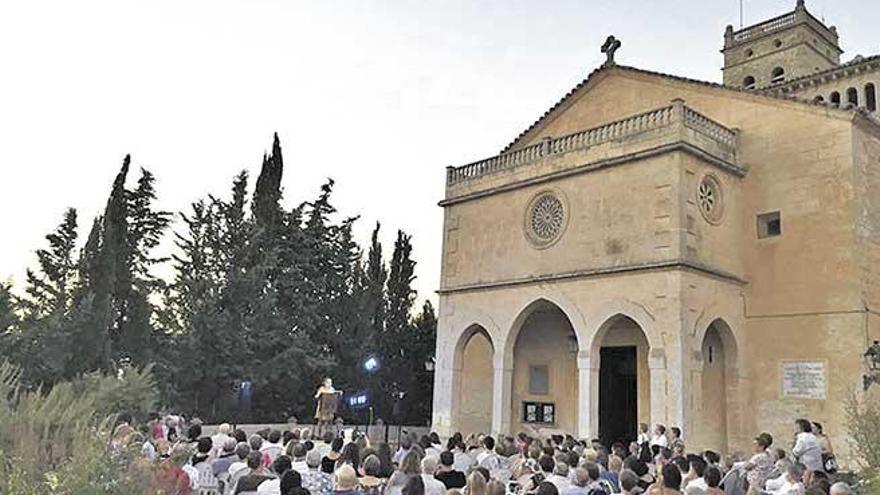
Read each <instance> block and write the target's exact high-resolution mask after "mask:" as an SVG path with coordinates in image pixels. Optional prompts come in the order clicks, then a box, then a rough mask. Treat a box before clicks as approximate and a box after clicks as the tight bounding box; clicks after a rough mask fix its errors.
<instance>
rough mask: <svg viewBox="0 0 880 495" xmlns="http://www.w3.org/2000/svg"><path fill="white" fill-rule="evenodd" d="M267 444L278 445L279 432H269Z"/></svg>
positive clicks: (279, 439)
mask: <svg viewBox="0 0 880 495" xmlns="http://www.w3.org/2000/svg"><path fill="white" fill-rule="evenodd" d="M268 440H269V443H278V442H280V441H281V432H280V431H278V430H272V431H270V432H269V438H268Z"/></svg>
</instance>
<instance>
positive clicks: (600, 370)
mask: <svg viewBox="0 0 880 495" xmlns="http://www.w3.org/2000/svg"><path fill="white" fill-rule="evenodd" d="M595 321H597V322H599V324H598V326H597V327H596V329H595V330H594V331H593V333H592V335H591V338H590V347H589V368H590V369H589V370H588V371H587V373H585V374H587V375H588V376H589V397H590V400H589V405H588V408H589V415H588V419H586V420H585V421H588V422H589V426H588V428H589V431H591V432H592V434H593V436H600V437H607V438H604V439H603V440H606V441H620V440H626V439H624V438H612V437H617V436H620V435H621V432H620V430H621V429H623V430H624V431H625V430H628V432H627V433H626V434H627V435H634V434H635V431H636V430H635V428H636V425H637V423H639V422H645V423H652V422H655V421H654V418H655V417H657V415H659V414H662V413H661V408H660V407H659V406H658V405H657V404H654V402H655V401H657V400H662V397H661V396H660V394H659V391H660V390H664V389H665V386H666V384H665V366H666V363H665V357H664V354H663V348H662V344H661V339H660V338H659V336H658V335H657V334H656V332H655V329H654V317H653V316H652V315H651V314H650V313H649V312H648V311H647V309H645V308H644V307H643V306H641V305H638V304H635V303H632V302H629V301H624V300H617V301H613V302H611V303H609V304H606V305H604V306H602V307H601V308H600V310H599V312H598V314H597V316H596V319H595ZM621 332H622V333H621ZM609 339H610V340H609ZM603 347H604V348H606V349H605V351H603ZM633 348H634V349H633ZM626 349H631V350H629V351H626ZM627 355H629V357H626V356H627ZM606 359H608V360H610V359H614V361H609V362H608V363H604V366H615V365H623V366H625V367H629V368H628V369H630V371H629V372H627V374H626V376H629V377H631V378H626V377H621V378H622V379H623V381H622V382H620V383H624V382H625V383H629V385H626V386H623V385H621V386H619V387H616V388H617V389H620V388H624V387H625V388H626V389H627V390H629V391H628V392H626V394H627V395H628V397H630V399H625V400H624V402H625V403H626V404H629V406H627V407H626V408H625V409H626V411H628V413H627V416H626V421H625V422H626V424H625V425H620V424H618V425H612V426H609V424H610V423H612V421H611V420H612V419H614V420H615V422H616V419H615V418H613V417H612V416H611V415H610V414H609V411H610V410H611V409H615V408H617V405H612V406H611V407H610V408H609V405H608V401H615V402H617V401H618V399H619V397H618V396H617V395H609V394H610V391H611V390H613V389H615V387H613V386H611V385H610V384H611V382H613V381H618V380H619V379H620V378H614V377H613V376H612V375H613V373H614V370H613V369H611V370H609V369H606V368H604V367H603V360H606ZM633 360H634V361H633ZM615 363H617V364H615ZM626 363H629V364H626ZM630 373H633V374H630ZM603 384H607V385H606V386H603ZM633 394H634V397H633ZM655 396H656V397H655ZM632 400H635V404H632ZM633 406H634V407H635V410H633V409H632V407H633ZM603 411H604V414H603ZM633 439H634V437H633Z"/></svg>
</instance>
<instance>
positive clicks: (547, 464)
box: [538, 454, 556, 474]
mask: <svg viewBox="0 0 880 495" xmlns="http://www.w3.org/2000/svg"><path fill="white" fill-rule="evenodd" d="M538 466H540V467H541V471H543V472H544V473H546V474H550V473H552V472H553V468H554V467H556V463H555V462H554V461H553V457H551V456H549V455H547V454H542V455H541V457H539V458H538Z"/></svg>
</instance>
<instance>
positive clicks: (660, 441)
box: [651, 424, 669, 448]
mask: <svg viewBox="0 0 880 495" xmlns="http://www.w3.org/2000/svg"><path fill="white" fill-rule="evenodd" d="M654 445H659V446H660V447H663V448H666V446H667V445H669V439H668V438H666V427H665V426H663V425H661V424H656V425H654V435H653V436H651V446H652V447H653V446H654Z"/></svg>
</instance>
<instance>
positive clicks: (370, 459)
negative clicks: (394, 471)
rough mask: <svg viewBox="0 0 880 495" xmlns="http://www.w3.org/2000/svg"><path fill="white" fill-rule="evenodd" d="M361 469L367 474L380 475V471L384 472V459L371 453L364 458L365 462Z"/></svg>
mask: <svg viewBox="0 0 880 495" xmlns="http://www.w3.org/2000/svg"><path fill="white" fill-rule="evenodd" d="M361 469H362V471H363V472H364V474H365V475H367V476H375V477H378V476H379V473H381V472H382V461H380V460H379V458H378V457H376V456H375V455H373V454H370V455H368V456H367V458H366V459H364V464H363V466H361Z"/></svg>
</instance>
